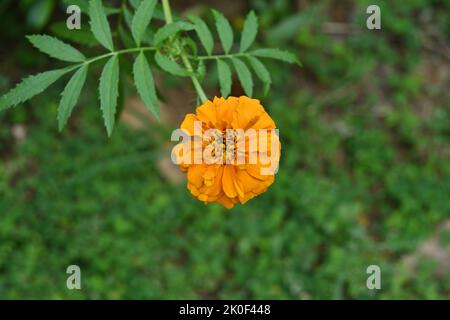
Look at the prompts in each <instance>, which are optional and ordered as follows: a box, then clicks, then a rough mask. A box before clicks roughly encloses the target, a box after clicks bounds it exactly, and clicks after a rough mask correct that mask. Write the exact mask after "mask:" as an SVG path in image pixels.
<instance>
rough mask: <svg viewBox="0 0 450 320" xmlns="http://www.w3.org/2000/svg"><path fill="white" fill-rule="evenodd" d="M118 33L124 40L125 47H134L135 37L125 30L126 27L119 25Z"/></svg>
mask: <svg viewBox="0 0 450 320" xmlns="http://www.w3.org/2000/svg"><path fill="white" fill-rule="evenodd" d="M117 33H118V34H119V38H120V40H121V41H122V44H123V45H124V46H125V48H133V47H134V45H135V44H134V41H133V38H132V37H131V36H130V34H129V33H128V32H127V31H126V30H125V28H124V27H122V26H119V27H118V28H117Z"/></svg>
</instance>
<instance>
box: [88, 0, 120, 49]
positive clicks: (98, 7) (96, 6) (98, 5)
mask: <svg viewBox="0 0 450 320" xmlns="http://www.w3.org/2000/svg"><path fill="white" fill-rule="evenodd" d="M89 17H90V19H91V21H90V23H91V30H92V33H93V34H94V37H95V38H96V39H97V41H98V42H100V44H101V45H102V46H104V47H105V48H106V49H108V50H110V51H114V45H113V41H112V35H111V29H110V27H109V23H108V19H106V14H105V8H104V7H103V4H102V2H101V0H90V2H89Z"/></svg>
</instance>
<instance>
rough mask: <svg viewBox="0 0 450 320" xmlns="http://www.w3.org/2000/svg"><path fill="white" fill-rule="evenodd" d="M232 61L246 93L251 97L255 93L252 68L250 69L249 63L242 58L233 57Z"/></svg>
mask: <svg viewBox="0 0 450 320" xmlns="http://www.w3.org/2000/svg"><path fill="white" fill-rule="evenodd" d="M232 61H233V64H234V68H235V69H236V73H237V75H238V78H239V81H240V82H241V84H242V88H244V91H245V94H246V95H247V96H248V97H251V96H252V95H253V79H252V74H251V72H250V70H248V68H247V65H246V64H245V63H244V62H242V61H241V60H239V59H237V58H233V59H232Z"/></svg>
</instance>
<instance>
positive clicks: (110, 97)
mask: <svg viewBox="0 0 450 320" xmlns="http://www.w3.org/2000/svg"><path fill="white" fill-rule="evenodd" d="M99 92H100V107H101V109H102V113H103V120H104V121H105V126H106V131H107V132H108V136H111V133H112V131H113V128H114V121H115V114H116V109H117V96H118V94H119V58H118V57H117V55H114V56H112V57H111V58H110V59H109V60H108V62H107V63H106V65H105V67H104V68H103V71H102V75H101V76H100V85H99Z"/></svg>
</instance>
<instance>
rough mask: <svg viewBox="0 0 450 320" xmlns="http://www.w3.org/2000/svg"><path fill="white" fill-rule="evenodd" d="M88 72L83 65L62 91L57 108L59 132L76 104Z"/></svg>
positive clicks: (86, 66) (86, 67)
mask: <svg viewBox="0 0 450 320" xmlns="http://www.w3.org/2000/svg"><path fill="white" fill-rule="evenodd" d="M87 71H88V65H87V64H85V65H83V66H82V67H81V68H80V69H78V70H77V72H75V74H74V75H73V76H72V78H71V79H70V80H69V82H68V83H67V85H66V87H65V88H64V91H63V92H62V96H61V101H60V103H59V108H58V127H59V130H60V131H61V130H62V129H63V128H64V126H65V125H66V123H67V120H68V119H69V117H70V115H71V114H72V110H73V108H74V107H75V105H76V104H77V101H78V98H79V97H80V94H81V90H82V89H83V86H84V83H85V82H86V75H87Z"/></svg>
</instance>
